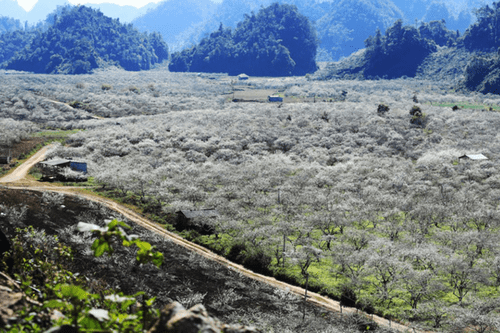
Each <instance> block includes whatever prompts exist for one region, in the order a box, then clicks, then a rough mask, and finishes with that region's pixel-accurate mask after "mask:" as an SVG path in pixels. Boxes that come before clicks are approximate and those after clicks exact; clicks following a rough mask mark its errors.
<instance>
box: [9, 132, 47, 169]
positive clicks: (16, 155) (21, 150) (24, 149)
mask: <svg viewBox="0 0 500 333" xmlns="http://www.w3.org/2000/svg"><path fill="white" fill-rule="evenodd" d="M46 140H47V138H30V139H27V140H22V141H21V142H18V143H16V144H14V146H13V147H11V148H10V152H11V154H12V155H11V157H12V161H11V163H10V164H9V165H0V168H1V169H2V170H3V171H7V170H10V169H11V168H12V167H14V166H15V165H16V161H15V160H18V159H20V158H22V157H23V156H24V155H26V154H28V153H29V152H30V151H32V150H33V149H35V147H36V146H38V145H39V144H43V143H44V142H45V141H46ZM8 153H9V148H1V150H0V154H2V155H3V154H8ZM2 170H0V171H2Z"/></svg>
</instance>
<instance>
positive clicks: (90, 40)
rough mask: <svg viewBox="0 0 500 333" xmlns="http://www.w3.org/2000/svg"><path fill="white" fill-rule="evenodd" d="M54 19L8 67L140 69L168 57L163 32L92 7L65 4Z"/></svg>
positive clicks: (65, 70) (70, 70) (48, 70)
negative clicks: (124, 21) (143, 30)
mask: <svg viewBox="0 0 500 333" xmlns="http://www.w3.org/2000/svg"><path fill="white" fill-rule="evenodd" d="M54 21H55V22H54V24H53V25H52V26H51V27H50V28H49V29H48V30H47V31H45V32H43V33H41V34H39V35H38V36H37V38H35V39H33V41H32V42H31V43H30V45H29V48H26V49H23V50H22V51H21V52H19V53H18V54H17V55H16V56H15V57H14V58H12V59H11V60H10V61H9V62H8V64H7V68H8V69H15V70H24V71H32V72H35V73H54V74H83V73H89V72H90V71H92V70H93V69H94V68H98V67H101V66H103V65H105V64H112V65H118V66H121V67H123V68H124V69H126V70H129V71H140V70H147V69H150V68H151V67H152V66H153V65H154V64H156V63H161V62H162V61H163V60H166V59H168V47H167V45H166V44H165V42H163V40H162V38H161V36H160V35H159V34H156V33H153V34H147V33H139V32H138V31H137V30H135V29H134V28H133V26H132V25H131V24H128V25H124V24H121V23H120V22H119V21H118V20H115V19H111V18H109V17H106V16H104V15H103V14H102V13H101V12H100V11H98V10H94V9H91V8H90V7H86V6H75V7H72V8H71V7H69V8H68V7H64V8H62V13H61V15H59V16H56V17H55V19H54Z"/></svg>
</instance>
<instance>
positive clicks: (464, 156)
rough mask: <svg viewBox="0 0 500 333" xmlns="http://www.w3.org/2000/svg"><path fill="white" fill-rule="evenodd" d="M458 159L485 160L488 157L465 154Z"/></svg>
mask: <svg viewBox="0 0 500 333" xmlns="http://www.w3.org/2000/svg"><path fill="white" fill-rule="evenodd" d="M459 158H468V159H471V160H487V159H488V157H486V156H484V155H483V154H465V155H462V156H460V157H459Z"/></svg>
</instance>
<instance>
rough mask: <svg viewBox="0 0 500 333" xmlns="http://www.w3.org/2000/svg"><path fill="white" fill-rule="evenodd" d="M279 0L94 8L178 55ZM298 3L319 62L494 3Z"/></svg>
mask: <svg viewBox="0 0 500 333" xmlns="http://www.w3.org/2000/svg"><path fill="white" fill-rule="evenodd" d="M273 2H276V0H223V1H222V2H221V3H216V2H214V1H213V0H166V1H162V2H160V3H158V4H155V3H150V4H148V5H146V6H144V7H142V8H139V9H138V8H135V7H131V6H118V5H115V4H111V3H105V4H99V5H96V4H91V5H89V6H90V7H93V8H99V9H100V10H101V11H102V12H103V14H104V15H106V16H109V17H112V18H120V21H121V22H132V23H133V24H134V25H135V26H136V27H137V28H138V29H139V31H143V32H154V31H158V32H160V33H161V34H162V36H163V38H164V39H165V41H166V42H167V44H168V45H169V48H170V49H171V50H172V51H180V50H182V49H184V48H185V47H187V46H191V45H194V44H196V43H198V42H199V41H200V40H201V39H202V38H203V37H205V36H207V35H208V34H210V33H211V32H213V31H214V30H216V29H217V28H218V27H219V25H220V23H222V24H223V25H224V26H225V27H231V28H236V24H237V22H240V21H242V20H243V19H244V18H245V15H248V14H250V13H251V12H252V11H253V12H257V11H258V10H259V9H260V8H262V7H267V6H269V5H270V4H271V3H273ZM278 2H279V3H287V4H293V5H296V6H297V8H298V9H299V12H300V13H301V14H303V15H305V16H306V17H308V18H309V19H310V20H311V22H313V24H314V26H315V27H316V29H317V32H318V38H319V39H320V48H319V50H318V59H319V60H330V61H332V60H333V61H336V60H339V59H341V58H342V57H346V56H348V55H350V54H352V53H353V52H355V51H357V50H359V49H362V48H364V43H363V42H364V40H365V39H366V38H367V37H368V36H370V35H371V34H373V32H374V31H375V30H376V28H380V29H381V31H382V33H383V32H385V30H386V29H387V28H388V27H390V26H391V25H392V24H393V23H394V22H395V21H396V20H397V19H402V20H403V22H404V23H405V24H419V23H420V22H429V21H432V20H442V19H444V20H445V22H446V26H447V28H448V29H450V30H458V31H459V32H460V33H463V32H464V31H465V29H467V27H468V26H469V25H470V24H471V23H473V22H474V21H475V15H474V10H475V9H477V8H479V7H481V6H484V5H486V4H491V3H492V2H493V1H492V0H278ZM68 4H69V2H68V1H67V0H39V1H38V2H37V4H36V5H35V7H34V8H33V9H32V10H31V11H30V12H26V11H24V9H23V8H22V7H20V6H19V5H18V3H17V1H16V0H0V8H1V11H0V15H1V16H9V17H12V18H15V19H19V20H20V21H21V22H23V23H24V22H25V21H28V22H29V23H30V24H33V23H36V22H37V21H40V20H43V19H45V18H46V16H47V14H49V13H50V12H52V11H53V10H55V9H56V7H57V6H63V5H68Z"/></svg>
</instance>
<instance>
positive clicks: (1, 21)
mask: <svg viewBox="0 0 500 333" xmlns="http://www.w3.org/2000/svg"><path fill="white" fill-rule="evenodd" d="M22 28H23V25H22V24H21V21H19V20H16V19H13V18H11V17H7V16H0V34H2V33H4V32H8V31H14V30H19V29H22Z"/></svg>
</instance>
